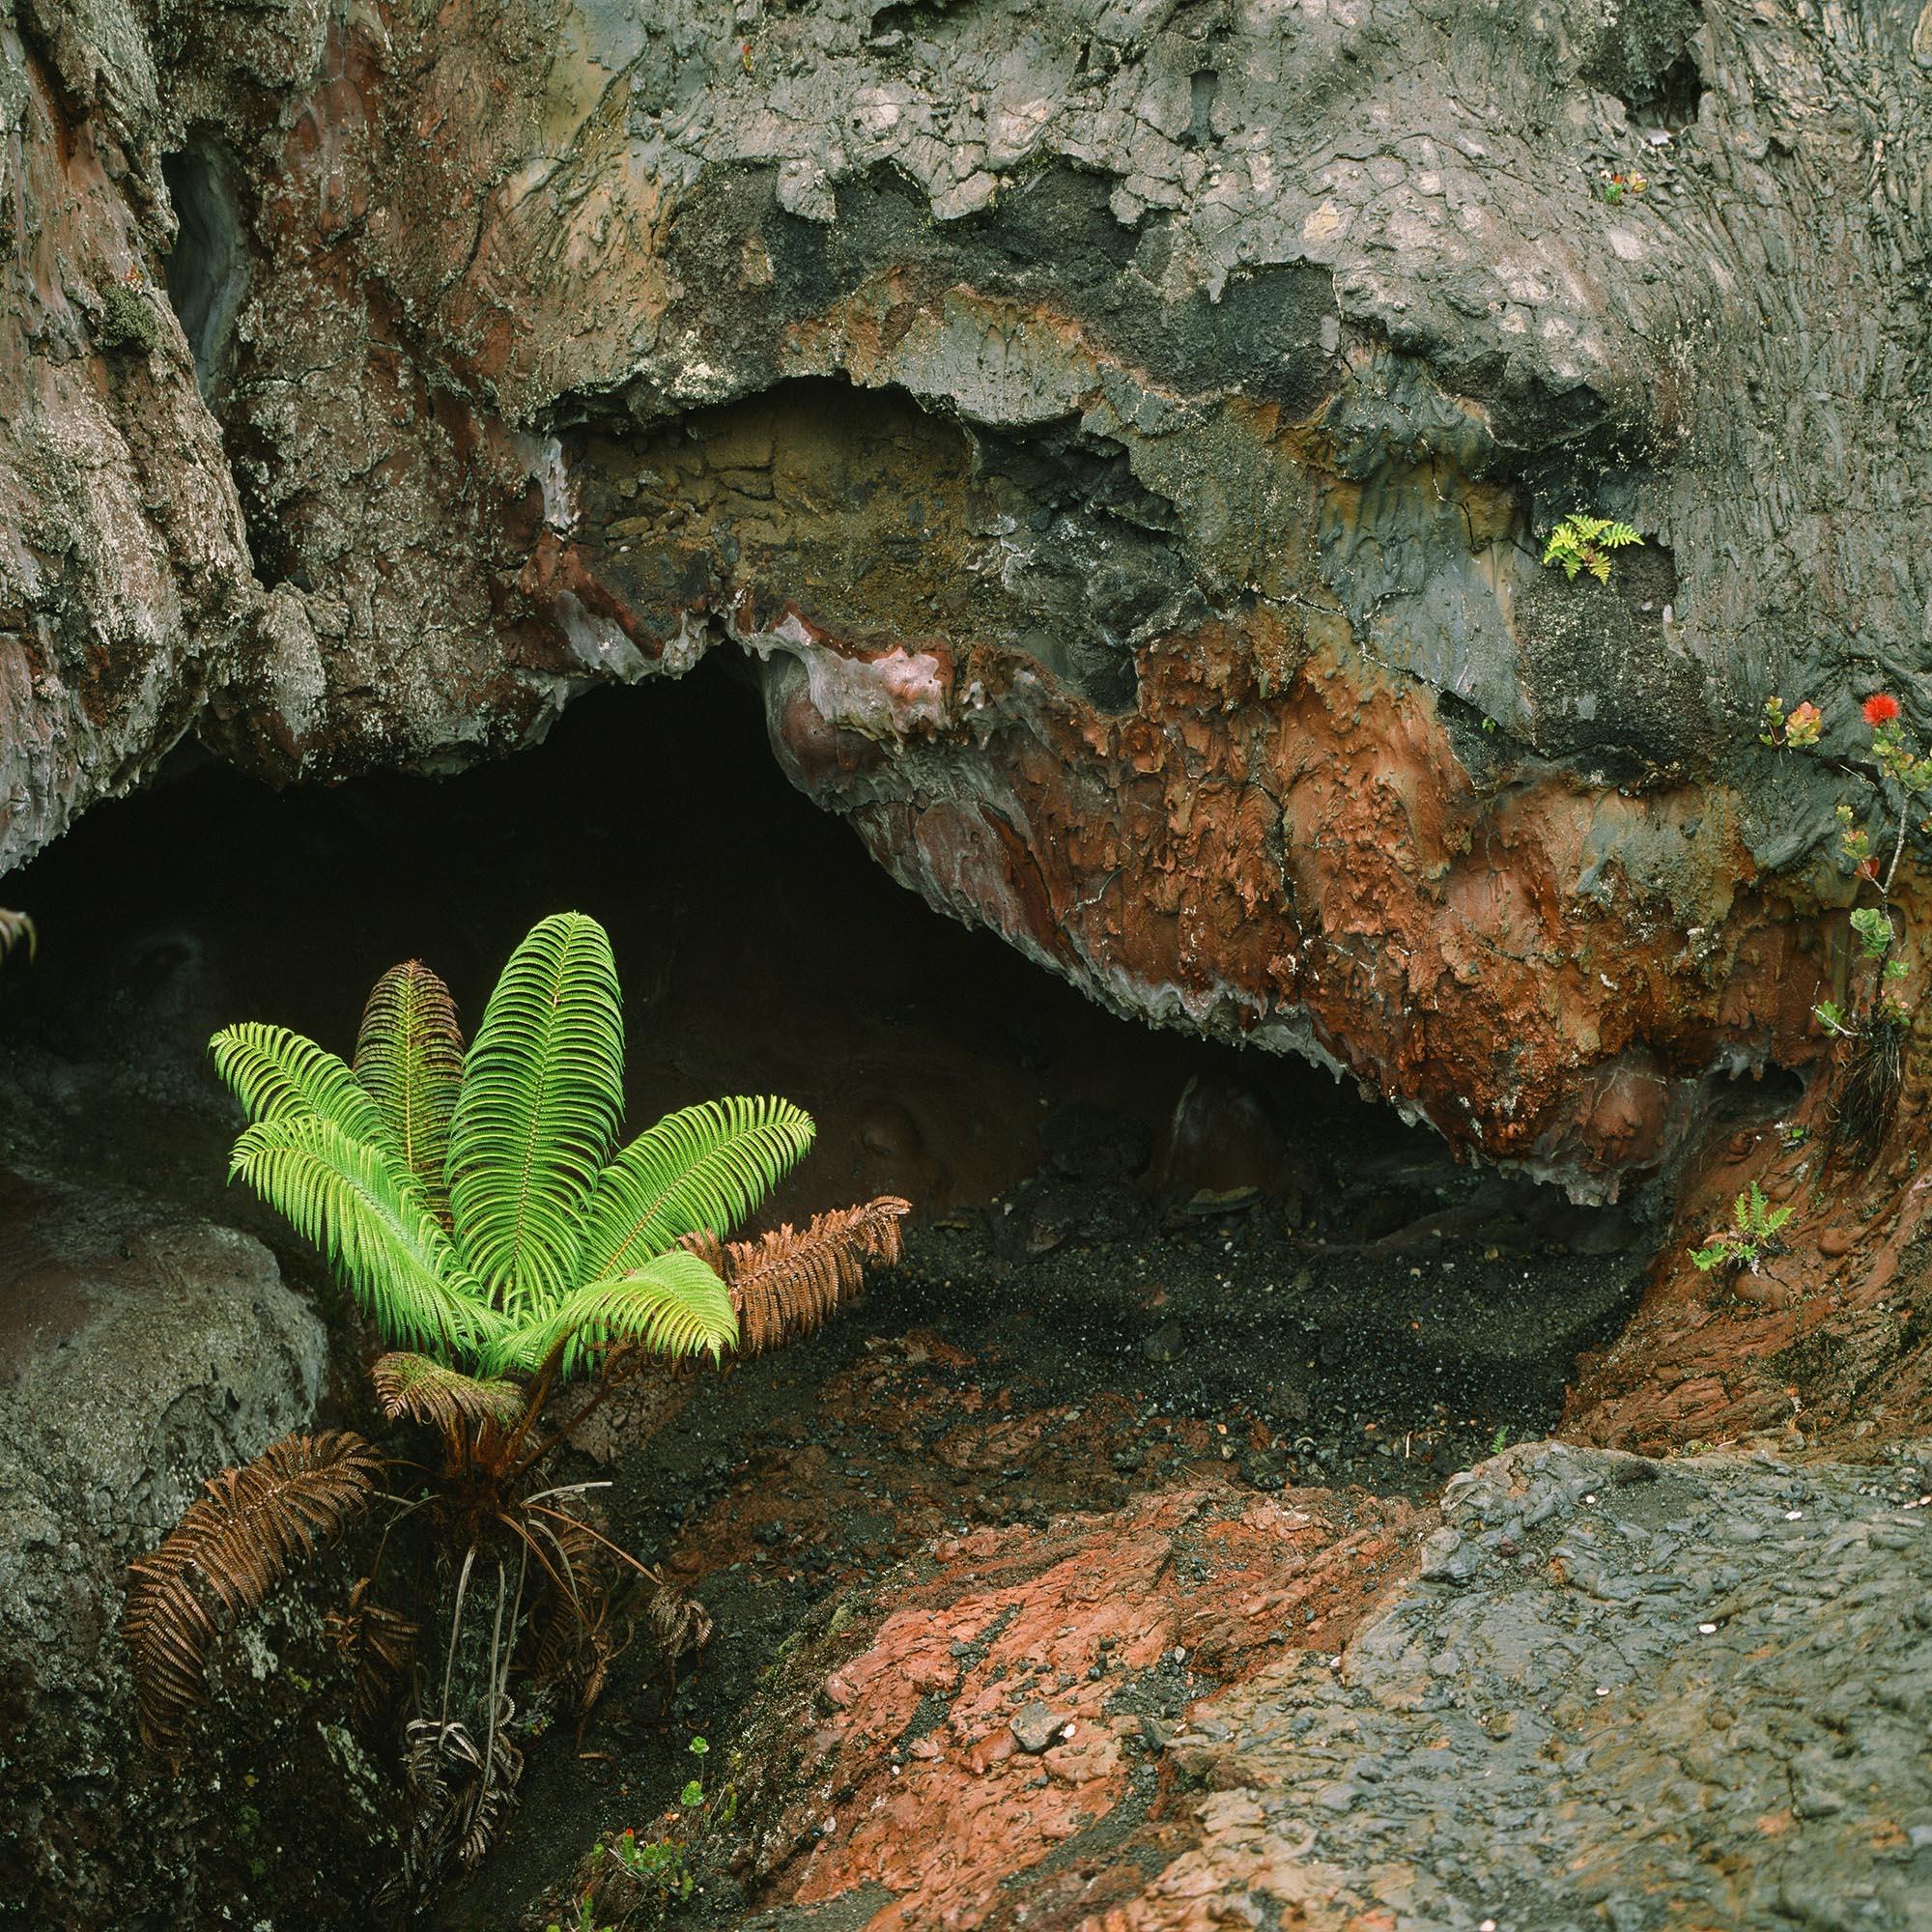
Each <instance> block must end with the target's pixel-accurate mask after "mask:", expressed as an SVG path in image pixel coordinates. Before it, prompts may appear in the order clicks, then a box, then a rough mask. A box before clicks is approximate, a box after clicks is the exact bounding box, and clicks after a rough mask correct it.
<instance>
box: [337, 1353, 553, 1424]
mask: <svg viewBox="0 0 1932 1932" xmlns="http://www.w3.org/2000/svg"><path fill="white" fill-rule="evenodd" d="M369 1379H370V1381H371V1382H373V1383H374V1384H375V1388H376V1399H377V1400H378V1401H379V1402H380V1403H381V1404H382V1405H383V1413H384V1415H386V1416H387V1417H388V1418H389V1420H390V1421H391V1422H396V1421H400V1420H401V1419H402V1418H403V1417H405V1416H407V1417H409V1419H410V1420H411V1421H412V1422H433V1423H435V1424H436V1425H437V1426H438V1427H439V1428H440V1429H446V1430H449V1431H450V1432H452V1433H453V1434H456V1435H461V1434H462V1431H463V1425H464V1424H465V1422H495V1423H497V1424H500V1425H501V1426H502V1427H503V1428H505V1429H509V1428H512V1427H514V1425H515V1424H516V1422H517V1420H518V1418H519V1417H520V1416H522V1414H523V1412H524V1403H525V1400H526V1398H525V1393H524V1390H523V1388H522V1387H521V1386H520V1385H519V1384H518V1383H516V1382H512V1381H504V1380H502V1379H500V1378H498V1379H497V1380H493V1381H478V1380H477V1379H476V1378H475V1377H474V1376H466V1375H464V1374H463V1373H462V1372H461V1371H460V1370H457V1369H451V1368H445V1367H444V1366H443V1364H442V1363H440V1362H439V1361H436V1360H434V1359H432V1358H431V1357H430V1356H428V1355H412V1354H411V1353H410V1352H409V1351H408V1350H401V1349H399V1350H394V1351H393V1352H391V1353H389V1354H386V1355H381V1356H378V1357H377V1359H376V1362H375V1364H374V1366H372V1367H371V1369H370V1371H369Z"/></svg>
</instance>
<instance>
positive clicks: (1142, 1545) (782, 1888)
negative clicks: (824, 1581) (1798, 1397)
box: [747, 1443, 1932, 1932]
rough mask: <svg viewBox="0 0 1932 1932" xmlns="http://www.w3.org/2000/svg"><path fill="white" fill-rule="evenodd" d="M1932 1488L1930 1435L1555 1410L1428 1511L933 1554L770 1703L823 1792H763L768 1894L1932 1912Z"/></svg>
mask: <svg viewBox="0 0 1932 1932" xmlns="http://www.w3.org/2000/svg"><path fill="white" fill-rule="evenodd" d="M1928 1487H1932V1450H1928V1448H1927V1445H1925V1444H1922V1443H1921V1444H1918V1445H1916V1447H1915V1448H1914V1449H1913V1450H1912V1452H1911V1453H1910V1454H1907V1455H1904V1456H1903V1457H1901V1458H1900V1459H1899V1460H1896V1461H1894V1462H1893V1463H1890V1464H1889V1465H1888V1466H1885V1467H1865V1468H1855V1467H1846V1466H1843V1465H1833V1464H1815V1465H1811V1466H1798V1465H1794V1464H1791V1463H1780V1462H1778V1461H1776V1460H1775V1459H1774V1458H1772V1457H1770V1456H1760V1457H1758V1458H1755V1459H1746V1458H1741V1457H1736V1456H1722V1457H1720V1456H1709V1457H1698V1458H1690V1459H1686V1460H1680V1461H1674V1462H1671V1463H1653V1462H1650V1461H1647V1460H1645V1459H1643V1458H1639V1457H1631V1456H1621V1455H1616V1454H1613V1453H1608V1452H1605V1451H1603V1450H1594V1449H1582V1448H1577V1447H1573V1446H1567V1445H1562V1444H1556V1443H1547V1444H1539V1445H1535V1446H1533V1447H1528V1448H1524V1449H1520V1450H1512V1451H1510V1452H1509V1453H1508V1454H1506V1455H1504V1456H1501V1457H1498V1458H1496V1459H1495V1460H1493V1461H1492V1462H1490V1463H1484V1464H1483V1465H1481V1466H1480V1467H1479V1468H1478V1469H1476V1470H1474V1471H1471V1472H1469V1473H1468V1474H1466V1475H1463V1476H1459V1477H1457V1478H1456V1479H1455V1480H1454V1481H1453V1482H1452V1483H1451V1484H1450V1486H1449V1491H1448V1493H1447V1495H1446V1497H1445V1499H1444V1502H1443V1506H1442V1511H1441V1516H1440V1519H1439V1520H1437V1519H1435V1517H1433V1516H1431V1517H1429V1518H1425V1519H1424V1520H1421V1521H1419V1522H1415V1523H1412V1524H1405V1523H1403V1522H1402V1521H1401V1520H1399V1518H1395V1517H1391V1516H1389V1515H1388V1513H1387V1511H1386V1509H1384V1510H1383V1512H1382V1513H1381V1514H1380V1515H1379V1516H1378V1518H1377V1519H1376V1520H1370V1521H1365V1522H1364V1523H1363V1524H1362V1526H1361V1527H1359V1528H1357V1529H1353V1530H1350V1528H1349V1526H1348V1524H1347V1523H1346V1521H1343V1520H1337V1517H1336V1509H1337V1502H1336V1499H1335V1498H1333V1497H1332V1496H1311V1495H1306V1494H1301V1493H1296V1494H1294V1495H1292V1496H1289V1497H1285V1498H1283V1499H1282V1500H1281V1501H1280V1502H1252V1501H1251V1502H1249V1503H1248V1504H1247V1505H1245V1507H1242V1506H1240V1505H1238V1504H1233V1503H1231V1502H1229V1501H1228V1500H1227V1499H1225V1498H1218V1497H1215V1496H1213V1495H1211V1494H1206V1493H1188V1492H1171V1493H1170V1494H1168V1495H1166V1496H1163V1497H1158V1498H1147V1499H1144V1500H1143V1501H1142V1502H1140V1503H1139V1504H1137V1505H1135V1506H1134V1508H1133V1509H1132V1510H1130V1511H1128V1512H1126V1513H1123V1514H1122V1516H1120V1517H1116V1518H1110V1519H1107V1520H1104V1521H1103V1522H1101V1523H1098V1524H1094V1523H1085V1524H1065V1525H1060V1526H1057V1527H1056V1528H1055V1529H1054V1530H1052V1531H1050V1532H1047V1533H1045V1534H1040V1533H1037V1532H1030V1531H1021V1532H1011V1533H1008V1534H1005V1535H996V1534H994V1533H990V1532H981V1533H980V1535H979V1536H976V1537H975V1538H973V1539H970V1540H969V1542H968V1543H967V1544H964V1545H960V1546H958V1547H957V1548H952V1549H948V1548H945V1547H943V1546H942V1547H941V1548H940V1549H939V1550H938V1551H937V1552H936V1558H937V1561H938V1563H939V1565H940V1569H939V1571H938V1574H937V1575H936V1576H935V1577H932V1578H931V1579H929V1580H926V1581H923V1582H919V1583H916V1584H914V1585H912V1586H911V1587H909V1588H908V1589H907V1590H906V1591H905V1592H904V1593H903V1594H902V1595H899V1596H896V1597H895V1603H894V1607H893V1609H892V1610H891V1612H890V1613H889V1614H888V1615H887V1616H885V1617H884V1619H883V1620H874V1621H872V1622H870V1623H869V1624H867V1625H865V1626H862V1627H860V1628H857V1629H854V1630H852V1631H850V1632H848V1633H846V1634H844V1635H842V1636H839V1637H832V1638H828V1639H827V1640H826V1641H825V1642H824V1643H823V1644H822V1645H821V1646H820V1647H819V1648H818V1650H816V1651H815V1652H814V1653H813V1654H812V1655H811V1656H810V1659H809V1660H806V1661H802V1662H801V1664H800V1666H799V1668H798V1671H797V1673H796V1677H795V1682H794V1685H793V1687H792V1688H791V1690H790V1691H789V1695H788V1696H781V1697H780V1698H779V1699H777V1700H775V1703H774V1706H773V1708H772V1710H771V1711H770V1713H769V1714H768V1718H767V1725H768V1730H767V1732H765V1733H754V1734H753V1735H754V1737H758V1738H760V1739H761V1741H762V1742H763V1743H764V1744H765V1745H766V1746H767V1747H768V1749H767V1751H766V1753H765V1755H764V1756H763V1759H762V1762H764V1763H765V1764H767V1765H770V1764H774V1763H778V1762H781V1761H783V1759H784V1756H785V1753H784V1750H783V1747H784V1746H786V1745H788V1746H789V1747H790V1762H789V1765H788V1769H789V1770H790V1772H791V1773H792V1775H793V1776H794V1778H795V1780H796V1782H795V1783H794V1785H793V1787H792V1788H793V1789H794V1790H795V1791H796V1794H797V1795H796V1796H795V1797H794V1798H793V1800H792V1802H791V1804H790V1805H789V1807H788V1808H781V1809H773V1808H770V1807H767V1808H765V1809H763V1810H762V1811H760V1804H761V1801H762V1800H763V1798H764V1793H763V1791H762V1790H761V1789H754V1790H753V1793H752V1794H751V1803H752V1806H753V1813H754V1817H755V1824H754V1829H753V1833H751V1837H750V1846H749V1847H748V1856H749V1858H750V1860H751V1869H752V1870H753V1872H755V1873H757V1874H758V1875H760V1876H761V1877H763V1878H764V1880H765V1884H764V1888H763V1889H762V1891H761V1893H760V1894H759V1895H758V1896H759V1902H760V1903H761V1904H762V1906H763V1907H764V1910H763V1911H762V1912H761V1913H760V1914H759V1915H758V1916H756V1917H755V1918H751V1919H749V1920H748V1921H747V1922H749V1923H752V1924H754V1925H756V1926H759V1927H761V1928H770V1932H783V1928H804V1927H806V1926H809V1925H811V1924H814V1923H835V1922H836V1923H838V1924H841V1925H846V1926H851V1927H859V1926H865V1927H867V1932H897V1928H899V1927H903V1926H915V1925H917V1926H937V1925H944V1926H952V1927H962V1928H964V1927H983V1928H1017V1927H1020V1926H1025V1927H1028V1928H1030V1932H1038V1928H1041V1927H1049V1928H1053V1927H1064V1928H1067V1932H1073V1928H1076V1927H1077V1928H1079V1929H1080V1932H1203V1929H1204V1928H1207V1927H1208V1926H1214V1925H1221V1926H1226V1925H1238V1926H1282V1925H1294V1926H1298V1927H1304V1928H1308V1929H1309V1932H1395V1928H1398V1927H1403V1926H1429V1927H1432V1928H1434V1927H1441V1928H1445V1932H1447V1928H1466V1932H1475V1928H1476V1927H1477V1926H1479V1925H1481V1924H1483V1923H1486V1922H1488V1923H1492V1924H1494V1925H1498V1926H1507V1927H1509V1928H1511V1932H1559V1928H1563V1929H1564V1932H1567V1928H1572V1927H1577V1926H1581V1925H1604V1926H1607V1927H1612V1928H1625V1927H1630V1928H1651V1927H1664V1926H1671V1927H1678V1926H1699V1927H1710V1928H1714V1932H1716V1928H1737V1932H1745V1928H1753V1932H1754V1929H1755V1928H1759V1927H1765V1926H1770V1925H1777V1924H1786V1923H1790V1924H1799V1925H1819V1926H1825V1925H1833V1926H1837V1925H1842V1926H1847V1927H1850V1926H1854V1925H1857V1926H1867V1925H1869V1926H1873V1927H1890V1928H1899V1932H1906V1929H1907V1928H1915V1927H1919V1926H1923V1925H1926V1924H1927V1923H1932V1917H1928V1911H1927V1904H1926V1901H1927V1898H1928V1896H1932V1892H1928V1887H1927V1873H1928V1869H1932V1780H1928V1776H1927V1772H1926V1763H1925V1757H1924V1751H1923V1721H1924V1711H1925V1700H1926V1697H1927V1694H1928V1690H1932V1610H1928V1607H1927V1605H1928V1602H1932V1599H1928V1598H1927V1596H1926V1594H1925V1593H1926V1591H1927V1588H1928V1585H1932V1508H1928V1505H1932V1495H1928V1493H1927V1492H1928ZM1405 1531H1406V1534H1404V1532H1405ZM1397 1541H1399V1543H1400V1546H1401V1549H1400V1553H1399V1554H1397V1553H1396V1552H1395V1550H1394V1549H1393V1548H1392V1544H1393V1543H1395V1542H1397ZM1392 1555H1393V1556H1394V1562H1393V1565H1391V1556H1392ZM1109 1638H1112V1639H1113V1641H1112V1643H1111V1646H1110V1644H1109V1641H1108V1639H1109ZM1169 1639H1174V1640H1175V1641H1176V1645H1177V1647H1176V1648H1174V1649H1172V1650H1169V1649H1167V1648H1166V1647H1165V1646H1166V1645H1167V1643H1168V1641H1169ZM1190 1643H1191V1645H1192V1647H1191V1648H1190ZM1094 1662H1098V1663H1099V1664H1100V1665H1102V1666H1103V1674H1102V1675H1101V1676H1100V1677H1099V1678H1098V1680H1097V1681H1095V1680H1094V1679H1093V1678H1092V1677H1091V1676H1090V1668H1091V1666H1092V1665H1093V1664H1094ZM828 1665H829V1666H830V1667H829V1668H828ZM1188 1671H1195V1672H1197V1673H1198V1674H1196V1675H1195V1676H1193V1677H1188V1676H1187V1675H1186V1673H1187V1672H1188ZM1037 1701H1043V1702H1044V1703H1045V1704H1046V1705H1047V1706H1048V1707H1049V1714H1050V1715H1051V1716H1052V1717H1054V1718H1056V1719H1061V1720H1062V1728H1061V1729H1060V1731H1059V1733H1058V1735H1057V1736H1056V1737H1055V1738H1054V1741H1053V1742H1050V1743H1048V1744H1047V1745H1046V1747H1045V1748H1044V1749H1043V1750H1038V1751H1037V1752H1032V1751H1029V1750H1028V1748H1027V1747H1026V1746H1025V1745H1024V1744H1022V1743H1021V1742H1019V1741H1018V1737H1017V1734H1018V1733H1019V1732H1021V1731H1022V1729H1024V1728H1026V1727H1028V1725H1029V1724H1030V1720H1031V1717H1032V1708H1031V1707H1032V1705H1033V1703H1035V1702H1037ZM1068 1726H1070V1729H1068V1728H1066V1727H1068ZM813 1905H816V1906H817V1907H818V1908H819V1909H818V1911H817V1912H816V1913H815V1914H814V1913H812V1912H810V1911H809V1910H808V1909H806V1908H809V1907H810V1906H813Z"/></svg>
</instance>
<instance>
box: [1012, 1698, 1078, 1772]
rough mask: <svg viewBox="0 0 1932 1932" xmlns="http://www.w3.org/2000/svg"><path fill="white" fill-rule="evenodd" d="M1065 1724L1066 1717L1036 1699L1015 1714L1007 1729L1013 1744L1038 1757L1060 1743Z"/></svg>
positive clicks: (1023, 1705)
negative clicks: (1010, 1733)
mask: <svg viewBox="0 0 1932 1932" xmlns="http://www.w3.org/2000/svg"><path fill="white" fill-rule="evenodd" d="M1065 1722H1066V1719H1065V1716H1063V1715H1062V1714H1061V1713H1060V1712H1058V1711H1056V1710H1055V1709H1054V1708H1053V1706H1052V1705H1051V1704H1042V1703H1041V1702H1040V1701H1039V1699H1038V1698H1037V1697H1036V1698H1034V1699H1033V1700H1032V1701H1031V1702H1030V1703H1026V1704H1022V1705H1021V1706H1020V1707H1019V1709H1018V1710H1017V1711H1015V1712H1014V1713H1013V1716H1012V1721H1011V1722H1010V1723H1009V1725H1008V1727H1007V1728H1008V1729H1009V1730H1010V1731H1011V1732H1012V1734H1013V1742H1014V1743H1015V1744H1016V1745H1018V1746H1019V1747H1020V1749H1021V1750H1023V1751H1026V1752H1028V1753H1029V1754H1030V1755H1031V1756H1034V1757H1037V1756H1038V1755H1039V1754H1040V1753H1041V1752H1042V1751H1045V1750H1051V1749H1052V1748H1053V1747H1054V1746H1055V1745H1057V1744H1058V1743H1059V1742H1060V1733H1061V1730H1062V1728H1063V1727H1064V1726H1065Z"/></svg>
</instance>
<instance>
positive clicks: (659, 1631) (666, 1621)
mask: <svg viewBox="0 0 1932 1932" xmlns="http://www.w3.org/2000/svg"><path fill="white" fill-rule="evenodd" d="M645 1614H646V1615H647V1616H648V1617H649V1619H650V1625H651V1634H652V1635H653V1636H655V1637H656V1638H657V1640H658V1642H659V1643H660V1644H662V1645H663V1646H664V1651H665V1655H666V1656H667V1657H668V1659H669V1661H670V1665H671V1668H672V1669H673V1670H675V1669H676V1668H677V1666H678V1664H679V1662H681V1661H682V1660H683V1659H685V1658H687V1657H694V1656H696V1653H697V1652H698V1651H700V1650H702V1649H703V1648H704V1646H705V1645H706V1644H707V1643H709V1642H710V1641H711V1633H712V1631H713V1630H714V1629H715V1628H716V1626H715V1625H714V1624H713V1622H712V1619H711V1612H710V1611H709V1610H707V1609H706V1608H705V1607H704V1605H702V1604H700V1603H699V1602H698V1601H697V1599H696V1597H694V1596H692V1595H691V1593H690V1592H689V1591H686V1590H680V1589H679V1588H678V1587H677V1585H676V1584H675V1583H669V1582H661V1583H659V1585H658V1586H657V1588H656V1589H655V1590H654V1591H653V1592H652V1593H651V1602H650V1608H649V1609H648V1611H647V1612H646V1613H645Z"/></svg>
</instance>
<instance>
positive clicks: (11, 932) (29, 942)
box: [0, 906, 39, 965]
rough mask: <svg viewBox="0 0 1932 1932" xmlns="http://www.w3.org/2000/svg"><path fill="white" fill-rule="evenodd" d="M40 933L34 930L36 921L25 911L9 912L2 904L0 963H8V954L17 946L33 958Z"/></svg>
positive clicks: (0, 912) (0, 911) (0, 907)
mask: <svg viewBox="0 0 1932 1932" xmlns="http://www.w3.org/2000/svg"><path fill="white" fill-rule="evenodd" d="M38 939H39V935H38V934H37V933H36V932H35V931H34V922H33V921H32V920H30V919H29V918H28V917H27V915H26V914H25V913H23V912H9V911H8V910H7V908H6V907H5V906H0V965H4V964H5V963H6V959H7V955H8V954H9V953H10V952H13V951H14V948H15V947H18V948H20V949H21V950H22V951H23V952H25V954H26V956H27V957H28V958H29V959H31V958H32V957H33V956H34V948H35V945H36V943H37V942H38Z"/></svg>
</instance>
